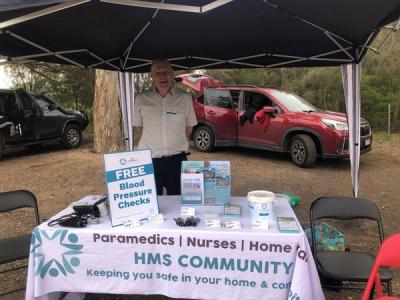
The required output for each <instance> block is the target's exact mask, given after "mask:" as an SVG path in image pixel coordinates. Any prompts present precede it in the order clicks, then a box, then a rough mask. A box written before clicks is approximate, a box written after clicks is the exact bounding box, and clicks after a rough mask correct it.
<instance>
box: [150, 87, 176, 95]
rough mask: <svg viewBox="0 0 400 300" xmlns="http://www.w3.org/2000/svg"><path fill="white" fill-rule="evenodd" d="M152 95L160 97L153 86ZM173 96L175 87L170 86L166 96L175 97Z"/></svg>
mask: <svg viewBox="0 0 400 300" xmlns="http://www.w3.org/2000/svg"><path fill="white" fill-rule="evenodd" d="M153 94H154V95H157V96H159V97H161V95H160V94H159V93H158V91H157V90H156V87H155V86H154V85H153ZM175 94H176V90H175V87H174V86H172V87H171V89H170V90H169V92H168V94H167V95H166V96H168V95H171V96H175Z"/></svg>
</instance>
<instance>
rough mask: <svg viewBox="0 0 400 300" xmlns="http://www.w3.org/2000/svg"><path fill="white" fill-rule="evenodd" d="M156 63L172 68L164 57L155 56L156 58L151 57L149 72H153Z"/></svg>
mask: <svg viewBox="0 0 400 300" xmlns="http://www.w3.org/2000/svg"><path fill="white" fill-rule="evenodd" d="M157 64H165V65H168V66H169V67H170V68H171V70H172V65H171V63H170V62H169V61H168V60H167V59H165V58H156V59H153V61H152V62H151V67H150V73H153V70H154V66H155V65H157Z"/></svg>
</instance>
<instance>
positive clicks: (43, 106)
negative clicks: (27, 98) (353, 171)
mask: <svg viewBox="0 0 400 300" xmlns="http://www.w3.org/2000/svg"><path fill="white" fill-rule="evenodd" d="M35 100H36V103H37V104H38V105H39V107H40V108H41V109H42V110H43V111H49V104H50V103H49V102H47V101H45V100H43V99H40V98H36V99H35Z"/></svg>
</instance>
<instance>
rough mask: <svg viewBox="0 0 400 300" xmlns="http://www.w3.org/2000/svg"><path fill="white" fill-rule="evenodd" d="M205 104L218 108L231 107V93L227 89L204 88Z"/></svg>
mask: <svg viewBox="0 0 400 300" xmlns="http://www.w3.org/2000/svg"><path fill="white" fill-rule="evenodd" d="M204 94H205V104H206V105H210V106H216V107H220V108H232V107H233V105H232V98H231V94H230V93H229V91H227V90H219V89H205V92H204Z"/></svg>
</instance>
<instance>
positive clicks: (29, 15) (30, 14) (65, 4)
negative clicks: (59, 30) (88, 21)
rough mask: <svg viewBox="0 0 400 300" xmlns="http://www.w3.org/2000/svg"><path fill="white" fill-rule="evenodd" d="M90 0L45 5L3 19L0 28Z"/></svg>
mask: <svg viewBox="0 0 400 300" xmlns="http://www.w3.org/2000/svg"><path fill="white" fill-rule="evenodd" d="M90 1H91V0H74V1H69V2H67V3H61V4H57V5H54V6H51V7H47V8H45V9H41V10H38V11H35V12H32V13H29V14H26V15H23V16H20V17H17V18H14V19H11V20H8V21H4V22H1V23H0V29H5V28H7V27H10V26H13V25H16V24H20V23H23V22H26V21H29V20H33V19H36V18H40V17H43V16H45V15H49V14H52V13H55V12H58V11H61V10H64V9H68V8H71V7H74V6H77V5H81V4H84V3H87V2H90Z"/></svg>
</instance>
